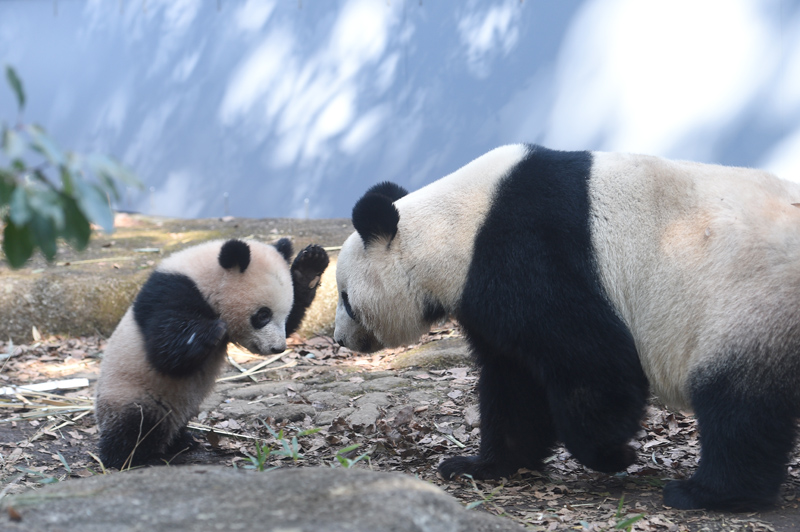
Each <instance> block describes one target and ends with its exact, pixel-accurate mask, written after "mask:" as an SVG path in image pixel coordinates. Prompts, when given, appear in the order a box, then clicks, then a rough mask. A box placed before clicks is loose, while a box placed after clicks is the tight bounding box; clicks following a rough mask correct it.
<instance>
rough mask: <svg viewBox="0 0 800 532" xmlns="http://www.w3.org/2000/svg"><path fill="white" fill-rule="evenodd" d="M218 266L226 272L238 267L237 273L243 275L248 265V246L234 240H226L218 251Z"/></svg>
mask: <svg viewBox="0 0 800 532" xmlns="http://www.w3.org/2000/svg"><path fill="white" fill-rule="evenodd" d="M219 265H220V266H222V267H223V268H225V269H226V270H229V269H231V268H233V267H234V266H239V271H240V272H242V273H244V271H245V270H246V269H247V267H248V266H249V265H250V246H248V245H247V243H246V242H242V241H241V240H237V239H235V238H232V239H230V240H228V241H227V242H225V243H224V244H222V249H220V250H219Z"/></svg>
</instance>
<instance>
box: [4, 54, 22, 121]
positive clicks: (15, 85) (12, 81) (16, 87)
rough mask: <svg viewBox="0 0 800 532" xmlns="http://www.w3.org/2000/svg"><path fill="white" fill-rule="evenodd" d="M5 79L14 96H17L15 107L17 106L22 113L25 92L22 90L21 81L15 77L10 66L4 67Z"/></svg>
mask: <svg viewBox="0 0 800 532" xmlns="http://www.w3.org/2000/svg"><path fill="white" fill-rule="evenodd" d="M6 78H7V79H8V84H9V85H11V89H12V90H13V91H14V94H16V95H17V105H19V110H20V111H22V108H23V107H25V91H24V90H22V81H20V79H19V76H17V72H16V70H14V68H13V67H11V66H10V65H6Z"/></svg>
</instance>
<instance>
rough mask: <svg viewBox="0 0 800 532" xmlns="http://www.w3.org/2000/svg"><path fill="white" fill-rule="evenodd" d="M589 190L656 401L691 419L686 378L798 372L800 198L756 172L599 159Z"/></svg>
mask: <svg viewBox="0 0 800 532" xmlns="http://www.w3.org/2000/svg"><path fill="white" fill-rule="evenodd" d="M591 188H592V200H593V204H594V211H595V213H596V216H595V217H594V219H593V244H594V245H595V252H596V256H597V261H598V269H599V271H600V276H601V278H602V279H603V283H604V285H605V286H606V287H607V292H608V296H609V298H610V299H611V300H612V302H613V304H614V306H615V307H616V308H617V310H618V312H619V313H620V315H621V317H622V318H623V320H624V321H625V322H626V323H627V324H628V325H629V327H630V328H631V331H632V333H633V336H634V339H635V341H636V344H637V350H638V351H639V355H640V358H641V360H642V365H643V367H644V369H645V372H646V373H647V375H648V378H649V380H650V383H651V387H652V388H653V391H654V392H655V393H656V394H657V395H659V396H660V398H661V399H662V400H664V401H665V402H667V403H668V404H672V405H674V406H677V407H683V408H688V407H689V406H690V405H689V402H690V401H689V393H690V392H689V387H688V382H689V379H690V376H691V374H693V373H695V372H696V371H698V368H705V367H709V366H710V365H713V364H727V363H728V362H726V361H725V359H726V357H733V356H735V357H740V358H741V357H756V358H757V357H770V358H771V359H772V360H771V363H773V364H775V363H777V364H778V365H780V366H782V367H784V368H785V369H786V370H789V369H790V367H794V365H795V364H794V363H793V362H791V361H790V362H787V361H786V360H785V359H786V358H787V357H794V353H795V352H796V348H795V346H798V345H800V338H798V335H797V332H796V331H795V330H796V328H797V325H798V323H800V321H798V318H799V317H800V316H798V309H800V209H797V208H796V207H794V206H792V203H795V202H798V201H800V188H799V187H797V186H795V185H793V184H791V183H786V182H783V181H780V180H778V179H777V178H775V177H774V176H771V175H769V174H766V173H764V172H760V171H756V170H749V169H741V168H728V167H722V166H715V165H703V164H699V163H685V162H673V161H665V160H663V159H658V158H654V157H644V156H622V155H617V154H595V164H594V167H593V174H592V184H591ZM766 344H771V345H772V346H773V347H771V348H769V349H755V348H754V347H750V348H745V347H743V346H745V345H750V346H757V345H762V346H763V345H766ZM751 361H752V360H751Z"/></svg>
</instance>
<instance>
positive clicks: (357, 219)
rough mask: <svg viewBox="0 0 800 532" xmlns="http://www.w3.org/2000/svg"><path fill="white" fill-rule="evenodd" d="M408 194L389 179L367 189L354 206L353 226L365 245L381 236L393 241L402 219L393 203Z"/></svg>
mask: <svg viewBox="0 0 800 532" xmlns="http://www.w3.org/2000/svg"><path fill="white" fill-rule="evenodd" d="M398 194H399V195H398ZM406 194H407V192H406V190H405V189H404V188H403V187H400V186H398V185H395V184H394V183H390V182H388V181H387V182H384V183H379V184H377V185H375V186H373V187H372V188H370V189H369V190H367V192H366V194H364V195H363V196H362V197H361V199H360V200H358V201H357V202H356V204H355V206H354V207H353V227H355V228H356V231H358V234H359V235H360V236H361V240H363V241H364V247H367V246H368V245H369V244H371V243H372V242H374V241H375V240H379V239H381V238H385V239H386V240H387V241H389V242H391V241H392V239H393V238H394V237H395V235H396V234H397V224H398V222H399V221H400V212H399V211H398V210H397V207H395V206H394V205H393V203H394V201H395V199H399V198H401V197H403V196H405V195H406Z"/></svg>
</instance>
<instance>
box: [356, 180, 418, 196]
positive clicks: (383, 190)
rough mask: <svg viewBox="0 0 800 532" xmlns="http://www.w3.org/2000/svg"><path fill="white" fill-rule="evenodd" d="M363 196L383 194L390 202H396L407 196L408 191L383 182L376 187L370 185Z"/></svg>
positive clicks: (396, 185) (389, 182) (388, 182)
mask: <svg viewBox="0 0 800 532" xmlns="http://www.w3.org/2000/svg"><path fill="white" fill-rule="evenodd" d="M364 194H365V195H366V194H383V195H384V196H386V197H387V198H389V199H390V200H392V201H397V200H399V199H400V198H402V197H403V196H406V195H408V190H406V189H404V188H403V187H401V186H400V185H398V184H397V183H392V182H391V181H383V182H382V183H378V184H377V185H372V186H371V187H370V188H369V189H368V190H367V191H366V192H365V193H364Z"/></svg>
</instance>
